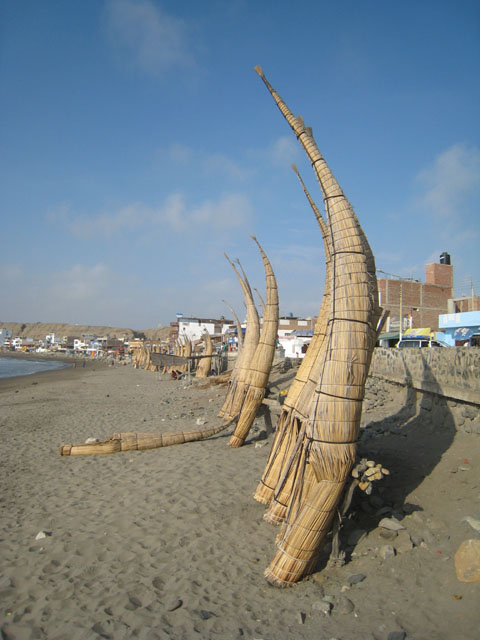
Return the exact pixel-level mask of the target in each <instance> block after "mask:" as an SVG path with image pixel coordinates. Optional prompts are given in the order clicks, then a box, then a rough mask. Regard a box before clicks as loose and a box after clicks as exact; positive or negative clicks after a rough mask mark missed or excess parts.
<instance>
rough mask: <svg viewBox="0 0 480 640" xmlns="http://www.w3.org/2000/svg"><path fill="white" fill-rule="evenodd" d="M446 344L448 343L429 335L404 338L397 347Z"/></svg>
mask: <svg viewBox="0 0 480 640" xmlns="http://www.w3.org/2000/svg"><path fill="white" fill-rule="evenodd" d="M446 346H448V345H446V344H443V343H442V342H439V341H438V340H433V339H432V338H428V337H424V338H423V337H418V338H403V339H402V340H400V341H399V342H398V343H397V349H408V348H411V347H416V348H419V347H446Z"/></svg>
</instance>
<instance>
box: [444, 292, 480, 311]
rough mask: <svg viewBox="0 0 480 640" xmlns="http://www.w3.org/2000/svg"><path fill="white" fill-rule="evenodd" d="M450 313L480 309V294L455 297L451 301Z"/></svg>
mask: <svg viewBox="0 0 480 640" xmlns="http://www.w3.org/2000/svg"><path fill="white" fill-rule="evenodd" d="M448 304H449V306H448V313H468V312H470V311H480V296H475V295H473V293H472V295H471V296H464V297H463V298H454V299H453V300H450V301H449V303H448Z"/></svg>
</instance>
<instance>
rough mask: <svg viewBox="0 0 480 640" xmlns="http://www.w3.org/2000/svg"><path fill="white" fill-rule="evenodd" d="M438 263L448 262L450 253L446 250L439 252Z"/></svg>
mask: <svg viewBox="0 0 480 640" xmlns="http://www.w3.org/2000/svg"><path fill="white" fill-rule="evenodd" d="M440 264H450V254H449V253H447V252H446V251H444V252H443V253H441V254H440Z"/></svg>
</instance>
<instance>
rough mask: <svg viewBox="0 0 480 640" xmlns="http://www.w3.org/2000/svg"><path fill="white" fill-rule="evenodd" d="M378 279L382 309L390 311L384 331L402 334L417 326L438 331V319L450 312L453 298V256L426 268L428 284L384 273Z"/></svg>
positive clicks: (444, 254) (443, 257) (445, 257)
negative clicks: (450, 301) (451, 260)
mask: <svg viewBox="0 0 480 640" xmlns="http://www.w3.org/2000/svg"><path fill="white" fill-rule="evenodd" d="M378 273H382V274H384V275H385V276H386V277H383V278H378V295H379V302H380V306H381V307H383V309H385V310H388V311H389V312H390V315H389V317H388V319H387V322H386V325H385V327H384V331H385V332H386V333H389V332H396V333H397V334H398V332H399V331H400V330H401V331H402V332H403V331H405V330H406V329H412V328H416V327H430V328H431V329H433V330H434V331H437V330H438V329H439V328H440V327H439V321H438V316H439V315H440V314H442V313H447V312H448V304H449V302H448V301H449V300H451V299H453V265H452V264H450V255H449V254H448V253H442V255H441V256H440V262H438V263H432V264H427V265H426V266H425V282H421V281H419V280H414V279H412V278H399V277H397V276H393V275H392V274H387V273H385V272H383V271H380V270H379V271H378Z"/></svg>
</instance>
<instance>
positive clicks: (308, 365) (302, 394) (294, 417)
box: [254, 165, 332, 524]
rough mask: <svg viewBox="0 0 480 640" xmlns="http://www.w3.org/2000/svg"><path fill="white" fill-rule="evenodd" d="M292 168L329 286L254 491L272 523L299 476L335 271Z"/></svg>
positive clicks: (282, 510) (277, 520)
mask: <svg viewBox="0 0 480 640" xmlns="http://www.w3.org/2000/svg"><path fill="white" fill-rule="evenodd" d="M292 168H293V170H294V171H295V173H296V175H297V177H298V179H299V181H300V184H301V185H302V187H303V190H304V193H305V195H306V197H307V200H308V201H309V203H310V206H311V207H312V210H313V212H314V214H315V217H316V219H317V222H318V225H319V227H320V232H321V234H322V238H323V244H324V251H325V287H324V295H323V300H322V305H321V308H320V312H319V314H318V317H317V320H316V323H315V327H314V332H313V336H312V340H311V341H310V344H309V346H308V349H307V352H306V354H305V356H304V358H303V359H302V362H301V364H300V367H299V369H298V371H297V375H296V376H295V379H294V380H293V382H292V384H291V386H290V389H289V391H288V394H287V397H286V398H285V401H284V403H283V405H282V411H281V414H280V418H279V423H278V427H277V430H276V435H275V440H274V442H273V446H272V450H271V452H270V456H269V459H268V462H267V466H266V468H265V471H264V474H263V476H262V479H261V481H260V483H259V485H258V487H257V490H256V492H255V494H254V498H255V499H256V500H258V502H262V503H264V504H269V505H270V507H269V509H268V511H267V512H266V513H265V514H264V519H265V520H266V521H267V522H269V523H271V524H280V523H281V522H283V521H284V520H285V517H286V513H287V507H288V503H289V498H290V494H291V491H292V487H293V484H294V482H295V479H296V469H297V465H298V463H299V460H298V455H299V447H298V446H296V444H297V439H298V437H299V434H300V431H301V429H302V425H303V423H304V421H305V420H306V419H307V414H308V405H309V401H310V398H311V396H312V393H313V389H314V387H315V384H316V379H315V374H313V375H312V369H313V367H314V365H315V362H316V361H317V358H318V354H319V351H320V349H321V346H322V344H323V341H324V339H325V336H326V332H327V322H328V312H329V308H330V298H331V280H332V273H331V259H330V244H329V236H328V227H327V225H326V223H325V221H324V219H323V216H322V214H321V212H320V210H319V209H318V207H317V206H316V204H315V202H314V201H313V199H312V198H311V196H310V193H309V192H308V190H307V188H306V187H305V184H304V182H303V180H302V179H301V177H300V174H299V172H298V170H297V168H296V166H295V165H293V166H292ZM292 456H293V458H292Z"/></svg>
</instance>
